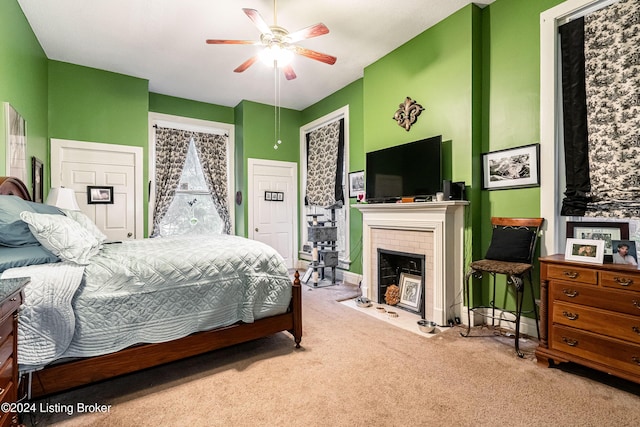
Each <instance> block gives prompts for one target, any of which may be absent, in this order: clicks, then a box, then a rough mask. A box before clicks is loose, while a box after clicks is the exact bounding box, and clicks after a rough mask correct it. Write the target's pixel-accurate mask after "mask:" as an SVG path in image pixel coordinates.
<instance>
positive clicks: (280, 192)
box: [277, 191, 284, 202]
mask: <svg viewBox="0 0 640 427" xmlns="http://www.w3.org/2000/svg"><path fill="white" fill-rule="evenodd" d="M277 195H278V198H277V200H278V201H279V202H282V201H284V193H283V192H282V191H278V193H277Z"/></svg>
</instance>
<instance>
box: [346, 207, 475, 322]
mask: <svg viewBox="0 0 640 427" xmlns="http://www.w3.org/2000/svg"><path fill="white" fill-rule="evenodd" d="M467 204H468V202H466V201H446V202H423V203H378V204H356V205H352V207H354V208H355V209H358V210H359V211H360V212H362V227H363V229H362V275H363V277H362V294H363V295H364V296H366V297H368V298H369V299H371V300H372V301H374V302H378V301H379V298H380V295H379V292H380V291H379V289H378V268H379V266H378V254H377V252H378V249H383V250H388V251H396V252H406V253H412V254H417V255H419V256H424V284H425V288H424V292H423V295H424V316H425V317H426V318H427V319H430V320H433V321H435V322H437V323H438V324H441V325H442V324H446V323H447V320H448V319H452V318H454V317H456V316H457V317H460V318H462V317H463V316H460V313H462V309H463V301H462V285H463V283H462V281H463V263H464V256H463V254H464V249H463V248H464V211H465V206H466V205H467ZM382 298H384V295H383V296H382Z"/></svg>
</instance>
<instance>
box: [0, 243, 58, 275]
mask: <svg viewBox="0 0 640 427" xmlns="http://www.w3.org/2000/svg"><path fill="white" fill-rule="evenodd" d="M58 261H60V259H58V257H57V256H55V255H54V254H52V253H51V252H49V251H48V250H46V249H45V248H43V247H42V246H23V247H21V248H6V247H4V246H0V273H2V272H3V271H5V270H6V269H8V268H14V267H24V266H26V265H36V264H45V263H48V262H58Z"/></svg>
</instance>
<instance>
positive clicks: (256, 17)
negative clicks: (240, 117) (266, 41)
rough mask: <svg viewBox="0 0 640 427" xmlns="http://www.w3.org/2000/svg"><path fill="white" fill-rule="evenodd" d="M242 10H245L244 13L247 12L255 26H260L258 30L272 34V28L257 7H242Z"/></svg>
mask: <svg viewBox="0 0 640 427" xmlns="http://www.w3.org/2000/svg"><path fill="white" fill-rule="evenodd" d="M242 10H243V11H244V13H246V14H247V16H248V17H249V19H251V20H252V21H253V23H254V24H255V26H256V27H258V30H260V32H261V33H262V34H271V28H269V26H268V25H267V23H266V22H265V21H264V19H262V16H261V15H260V12H258V11H257V10H255V9H242Z"/></svg>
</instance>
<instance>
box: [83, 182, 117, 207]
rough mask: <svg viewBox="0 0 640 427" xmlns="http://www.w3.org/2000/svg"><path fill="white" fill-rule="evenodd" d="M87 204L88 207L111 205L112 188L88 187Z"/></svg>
mask: <svg viewBox="0 0 640 427" xmlns="http://www.w3.org/2000/svg"><path fill="white" fill-rule="evenodd" d="M87 203H88V204H90V205H97V204H105V205H111V204H113V187H109V186H97V185H88V186H87Z"/></svg>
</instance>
